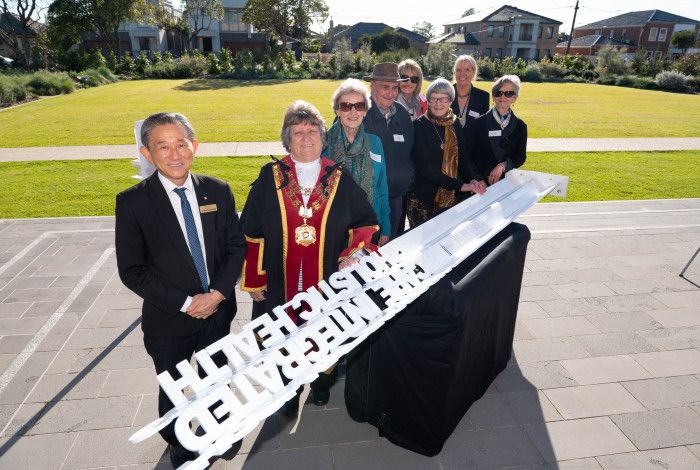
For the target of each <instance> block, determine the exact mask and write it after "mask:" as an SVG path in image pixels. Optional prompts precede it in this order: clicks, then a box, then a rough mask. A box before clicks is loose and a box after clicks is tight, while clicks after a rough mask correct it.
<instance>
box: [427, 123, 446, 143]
mask: <svg viewBox="0 0 700 470" xmlns="http://www.w3.org/2000/svg"><path fill="white" fill-rule="evenodd" d="M430 124H432V126H433V130H435V135H437V137H438V139H440V148H441V149H442V150H445V141H444V140H442V137H440V133H439V132H438V130H437V127H435V123H434V122H433V121H430Z"/></svg>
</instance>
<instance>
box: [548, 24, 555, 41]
mask: <svg viewBox="0 0 700 470" xmlns="http://www.w3.org/2000/svg"><path fill="white" fill-rule="evenodd" d="M552 36H554V27H553V26H547V39H552Z"/></svg>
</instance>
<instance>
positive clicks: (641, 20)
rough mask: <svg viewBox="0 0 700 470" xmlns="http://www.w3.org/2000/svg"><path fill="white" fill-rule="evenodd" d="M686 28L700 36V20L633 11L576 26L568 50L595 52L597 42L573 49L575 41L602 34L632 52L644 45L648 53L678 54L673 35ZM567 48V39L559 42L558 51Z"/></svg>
mask: <svg viewBox="0 0 700 470" xmlns="http://www.w3.org/2000/svg"><path fill="white" fill-rule="evenodd" d="M684 30H688V31H693V33H694V34H695V37H696V38H697V39H700V21H697V20H693V19H690V18H685V17H683V16H679V15H675V14H673V13H669V12H666V11H662V10H644V11H632V12H629V13H624V14H622V15H618V16H613V17H612V18H606V19H604V20H600V21H596V22H595V23H590V24H587V25H584V26H579V27H578V28H575V29H574V34H573V39H572V44H571V50H570V51H569V53H570V54H583V55H595V54H594V53H591V52H597V48H596V46H593V47H592V48H591V47H589V46H585V45H584V46H583V47H582V48H579V47H577V48H576V50H574V42H575V41H576V40H577V39H580V41H579V44H580V43H582V42H583V43H587V42H589V41H584V40H583V38H585V37H587V36H601V37H605V38H609V39H612V40H613V42H616V43H624V44H625V45H626V47H627V51H628V52H630V53H633V52H635V51H636V50H637V49H644V50H645V51H646V52H647V56H648V57H651V56H655V57H661V56H665V55H669V54H670V55H677V54H680V53H682V51H681V50H680V49H675V48H673V47H671V36H673V33H675V32H676V31H684ZM562 48H563V49H562ZM565 51H566V43H563V45H562V44H559V45H557V52H561V53H564V52H565ZM691 52H692V50H691Z"/></svg>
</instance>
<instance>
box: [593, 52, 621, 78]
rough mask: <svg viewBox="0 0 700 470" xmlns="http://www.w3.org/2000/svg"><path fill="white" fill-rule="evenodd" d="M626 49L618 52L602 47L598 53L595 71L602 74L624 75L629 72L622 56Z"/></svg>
mask: <svg viewBox="0 0 700 470" xmlns="http://www.w3.org/2000/svg"><path fill="white" fill-rule="evenodd" d="M625 52H627V49H625V48H622V49H620V50H618V49H616V48H614V47H612V46H603V47H601V48H600V51H598V65H597V67H596V69H597V70H598V72H599V73H600V74H601V75H603V74H612V75H625V74H627V73H628V72H629V66H628V65H627V62H625V58H624V54H625Z"/></svg>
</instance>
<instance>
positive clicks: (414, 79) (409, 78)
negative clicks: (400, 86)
mask: <svg viewBox="0 0 700 470" xmlns="http://www.w3.org/2000/svg"><path fill="white" fill-rule="evenodd" d="M401 80H408V81H409V82H411V83H415V84H416V85H418V82H419V81H420V78H418V77H409V76H408V75H401Z"/></svg>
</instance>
